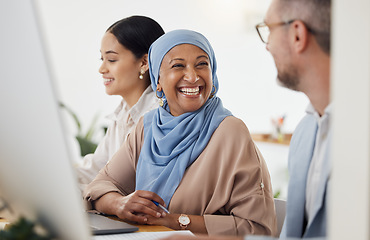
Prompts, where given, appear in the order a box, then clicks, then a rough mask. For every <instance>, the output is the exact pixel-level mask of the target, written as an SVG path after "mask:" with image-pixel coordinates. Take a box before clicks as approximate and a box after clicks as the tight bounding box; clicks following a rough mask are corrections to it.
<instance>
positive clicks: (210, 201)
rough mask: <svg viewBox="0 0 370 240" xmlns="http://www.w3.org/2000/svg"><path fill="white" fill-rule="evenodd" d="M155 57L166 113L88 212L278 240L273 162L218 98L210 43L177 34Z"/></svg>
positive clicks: (140, 137) (158, 114)
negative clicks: (269, 166) (269, 162)
mask: <svg viewBox="0 0 370 240" xmlns="http://www.w3.org/2000/svg"><path fill="white" fill-rule="evenodd" d="M148 58H149V73H150V78H151V85H152V88H153V90H154V91H156V94H157V97H159V98H160V99H161V103H160V105H161V107H159V108H158V109H155V110H152V111H151V112H149V113H147V114H145V115H144V117H143V118H142V119H141V120H140V121H139V123H138V125H137V126H136V128H135V129H134V131H133V132H131V133H130V135H129V136H128V138H127V140H126V142H125V143H124V144H123V145H122V146H121V148H120V150H119V151H118V152H117V154H116V155H115V156H114V157H113V158H112V159H111V160H110V161H109V162H108V164H107V165H106V166H105V168H103V169H102V170H101V171H100V173H99V174H98V175H97V177H96V178H95V180H94V181H93V182H92V183H90V185H89V186H88V187H87V189H86V191H85V199H86V201H87V203H88V206H89V207H90V208H91V209H96V210H97V211H100V212H102V213H105V214H110V215H116V216H118V217H119V218H122V219H125V220H129V221H135V222H138V223H140V224H153V225H163V226H167V227H169V228H172V229H175V230H180V229H187V230H191V231H192V232H194V233H208V234H209V235H215V234H225V235H245V234H259V235H261V234H262V235H274V234H275V233H276V217H275V209H274V200H273V195H272V187H271V182H270V176H269V172H268V169H267V166H266V163H265V161H264V159H263V157H262V156H261V154H260V152H259V151H258V149H257V147H256V146H255V144H254V143H253V141H252V139H251V136H250V134H249V131H248V129H247V127H246V126H245V124H244V123H243V122H242V121H241V120H240V119H238V118H236V117H234V116H233V115H232V114H231V112H230V111H228V110H227V109H225V108H224V107H223V105H222V102H221V99H220V98H218V97H217V96H216V93H217V90H218V88H219V85H218V79H217V74H216V69H217V64H216V58H215V54H214V52H213V49H212V46H211V45H210V43H209V42H208V40H207V39H206V38H205V37H204V36H203V35H201V34H200V33H197V32H194V31H190V30H175V31H171V32H169V33H167V34H165V35H163V36H162V37H160V38H159V39H158V40H156V41H155V42H154V43H153V44H152V46H151V47H150V49H149V56H148ZM158 203H159V204H160V205H162V206H165V207H166V208H167V209H168V210H169V212H170V213H166V212H165V211H164V210H162V209H161V208H160V207H159V206H157V205H158Z"/></svg>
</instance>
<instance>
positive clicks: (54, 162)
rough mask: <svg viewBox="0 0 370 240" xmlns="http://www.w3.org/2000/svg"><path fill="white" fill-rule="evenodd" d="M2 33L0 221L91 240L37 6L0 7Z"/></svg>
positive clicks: (25, 2) (28, 0)
mask: <svg viewBox="0 0 370 240" xmlns="http://www.w3.org/2000/svg"><path fill="white" fill-rule="evenodd" d="M66 17H68V16H66ZM0 29H1V32H2V33H1V38H0V73H1V86H0V139H1V144H0V208H1V204H3V203H4V202H5V203H7V204H8V209H7V210H6V211H4V210H2V211H0V216H2V217H6V218H7V219H9V220H13V219H16V218H18V217H19V216H24V217H25V218H27V219H29V220H32V221H36V222H38V223H40V224H41V225H42V226H44V227H45V228H46V229H47V230H48V231H49V233H50V234H52V235H53V236H56V237H57V238H58V239H68V240H70V239H78V240H84V239H90V237H91V230H90V227H89V221H88V218H87V215H86V214H85V211H84V204H83V202H82V196H81V193H80V190H79V189H78V185H77V177H76V176H75V172H74V171H73V168H72V164H71V162H70V159H71V158H70V157H71V156H70V155H69V149H68V144H67V140H66V137H65V135H64V133H65V130H64V129H65V127H64V125H63V121H62V120H63V119H62V118H61V113H60V112H59V111H60V108H59V107H58V97H57V92H56V89H55V88H54V85H53V75H52V71H51V70H50V67H49V61H48V58H47V52H46V51H45V49H44V44H43V41H42V40H43V39H42V37H41V36H42V34H41V32H40V27H39V24H38V19H37V9H36V5H35V2H34V1H32V0H11V1H0ZM61 47H63V46H61ZM5 213H7V214H6V215H5V216H4V214H5ZM131 227H132V226H131ZM133 230H137V228H136V227H134V228H131V231H133Z"/></svg>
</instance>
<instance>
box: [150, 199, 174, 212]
mask: <svg viewBox="0 0 370 240" xmlns="http://www.w3.org/2000/svg"><path fill="white" fill-rule="evenodd" d="M152 202H153V203H154V204H155V205H156V206H158V207H159V208H161V209H162V210H163V211H165V212H166V213H168V214H170V212H169V211H168V210H167V209H166V208H165V207H163V206H162V205H161V204H159V203H158V202H156V201H154V200H152Z"/></svg>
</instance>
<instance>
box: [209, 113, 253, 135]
mask: <svg viewBox="0 0 370 240" xmlns="http://www.w3.org/2000/svg"><path fill="white" fill-rule="evenodd" d="M215 134H226V136H230V135H231V136H234V135H243V134H245V135H247V136H250V133H249V130H248V128H247V126H246V125H245V123H244V122H243V121H242V120H241V119H239V118H237V117H234V116H228V117H226V118H225V119H224V120H223V121H222V122H221V123H220V125H219V126H218V128H217V129H216V131H215Z"/></svg>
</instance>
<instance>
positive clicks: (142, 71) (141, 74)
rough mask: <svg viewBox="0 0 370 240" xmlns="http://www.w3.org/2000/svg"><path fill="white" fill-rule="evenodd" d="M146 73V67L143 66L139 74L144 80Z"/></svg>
mask: <svg viewBox="0 0 370 240" xmlns="http://www.w3.org/2000/svg"><path fill="white" fill-rule="evenodd" d="M144 73H145V70H144V68H142V69H141V70H140V74H139V78H140V79H141V80H143V79H144Z"/></svg>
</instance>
